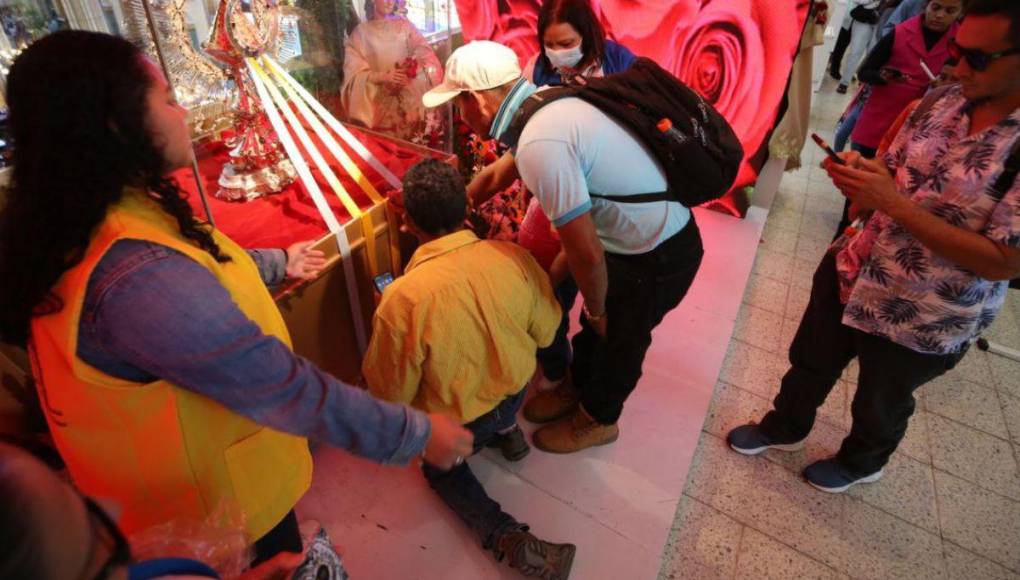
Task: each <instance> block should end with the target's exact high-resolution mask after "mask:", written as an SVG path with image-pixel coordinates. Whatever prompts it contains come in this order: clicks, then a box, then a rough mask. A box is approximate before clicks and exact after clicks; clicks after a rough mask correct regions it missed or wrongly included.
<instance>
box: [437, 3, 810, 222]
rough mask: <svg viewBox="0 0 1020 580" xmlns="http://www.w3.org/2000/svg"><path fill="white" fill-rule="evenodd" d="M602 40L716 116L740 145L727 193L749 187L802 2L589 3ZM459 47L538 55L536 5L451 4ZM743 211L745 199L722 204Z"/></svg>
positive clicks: (803, 13) (772, 120) (803, 14)
mask: <svg viewBox="0 0 1020 580" xmlns="http://www.w3.org/2000/svg"><path fill="white" fill-rule="evenodd" d="M591 1H592V6H593V8H594V9H595V13H596V14H598V16H599V18H600V20H601V21H602V26H603V27H604V28H605V29H606V34H607V35H608V36H609V38H611V39H613V40H616V41H617V42H620V43H621V44H623V45H625V46H627V48H629V49H631V50H632V51H633V52H634V53H635V54H637V55H639V56H647V57H649V58H652V59H654V60H655V61H657V62H658V63H659V64H660V65H661V66H662V67H663V68H665V69H666V70H668V71H670V72H672V73H673V74H675V75H676V76H677V77H678V78H680V79H681V80H683V81H684V82H685V83H686V84H687V85H688V86H690V87H691V88H693V89H695V90H696V91H698V92H699V93H701V94H702V95H703V96H704V97H705V98H706V99H707V100H708V101H709V102H711V103H712V104H713V105H714V106H715V107H716V108H717V109H718V110H719V112H720V113H722V114H723V115H724V116H725V117H726V119H727V120H729V122H730V124H731V125H732V126H733V130H734V131H735V132H736V133H737V135H738V136H739V137H740V140H741V143H742V144H743V146H744V152H745V159H744V162H743V164H742V166H741V169H740V174H739V175H738V177H737V182H736V184H735V187H734V189H735V190H740V189H741V188H743V187H744V186H747V185H751V184H753V183H754V181H755V179H756V178H757V175H758V170H759V169H760V161H761V158H762V157H763V156H761V155H759V151H761V150H762V149H763V146H764V145H765V144H766V138H767V137H768V135H769V133H770V132H771V130H772V128H773V127H774V126H775V124H776V121H777V119H776V117H777V115H778V113H779V107H780V105H781V103H782V101H783V95H784V93H785V91H786V86H787V81H788V79H789V76H790V69H791V67H792V65H793V58H794V56H795V55H796V53H797V48H798V45H799V43H800V37H801V31H802V29H803V27H804V21H805V19H806V18H807V13H808V7H809V4H810V2H809V0H679V1H673V0H591ZM456 4H457V11H458V14H459V15H460V20H461V24H462V26H463V30H464V38H465V40H483V39H487V40H494V41H496V42H501V43H503V44H506V45H507V46H510V47H511V48H513V49H514V51H516V52H517V55H518V56H519V57H520V59H521V62H522V63H524V62H526V61H527V60H528V59H529V58H531V56H532V55H533V54H534V53H535V52H537V51H538V38H537V23H538V10H539V6H540V4H541V3H540V2H538V1H537V0H456ZM723 205H724V206H726V207H725V208H724V209H726V210H727V211H730V212H732V213H735V214H741V215H742V214H743V213H744V211H745V210H746V199H744V200H740V199H737V198H733V197H730V198H729V199H728V200H726V199H724V203H723Z"/></svg>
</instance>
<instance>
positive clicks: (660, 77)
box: [500, 58, 744, 207]
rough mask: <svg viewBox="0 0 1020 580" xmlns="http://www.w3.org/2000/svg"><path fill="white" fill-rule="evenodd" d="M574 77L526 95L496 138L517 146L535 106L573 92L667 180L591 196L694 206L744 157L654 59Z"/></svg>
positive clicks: (721, 187) (707, 110)
mask: <svg viewBox="0 0 1020 580" xmlns="http://www.w3.org/2000/svg"><path fill="white" fill-rule="evenodd" d="M580 82H582V83H583V84H580V85H569V86H564V87H555V88H551V89H546V90H543V91H539V92H537V93H535V94H534V95H532V96H531V97H530V98H528V99H527V100H526V101H524V103H523V104H522V105H521V107H520V108H519V109H518V110H517V113H516V114H515V116H514V118H513V120H512V121H511V122H510V126H509V127H508V128H507V130H506V132H505V133H504V134H503V135H502V136H501V138H500V140H501V141H503V142H504V143H506V144H508V145H510V146H511V147H516V145H517V141H518V139H519V138H520V136H521V132H522V131H524V126H525V125H527V123H528V121H529V120H530V119H531V117H532V116H533V115H534V114H535V113H536V112H538V110H539V109H541V108H542V107H544V106H545V105H548V104H549V103H552V102H554V101H557V100H559V99H563V98H566V97H577V98H580V99H583V100H585V101H587V102H588V103H590V104H592V105H594V106H595V107H597V108H598V109H599V110H600V111H602V112H603V113H605V114H607V115H609V116H610V117H612V118H613V119H615V120H616V121H618V122H619V123H621V124H622V125H623V126H624V127H627V128H629V129H630V130H631V131H633V132H634V133H635V134H636V135H637V136H638V138H640V139H641V140H642V141H643V142H644V144H645V146H647V147H648V149H649V150H650V151H651V153H652V154H653V155H654V156H655V159H656V160H657V161H658V162H659V165H660V166H661V167H662V170H663V171H664V172H665V174H666V181H667V183H668V188H667V190H666V191H663V192H650V193H642V194H637V195H605V193H609V192H603V194H599V193H591V194H590V195H591V196H592V197H597V198H601V199H606V200H609V201H614V202H619V203H650V202H655V201H678V202H680V203H682V204H683V205H685V206H687V207H694V206H698V205H701V204H703V203H705V202H708V201H712V200H713V199H718V198H720V197H722V196H723V195H724V194H725V193H726V192H727V191H729V190H730V187H732V186H733V181H734V180H735V179H736V177H737V171H738V170H739V169H740V163H741V161H743V159H744V149H743V147H741V145H740V140H739V139H737V136H736V135H735V134H734V133H733V129H731V128H730V125H729V123H727V122H726V119H724V118H723V116H722V115H720V114H719V112H718V111H716V110H715V109H714V108H713V107H712V106H711V105H709V104H708V103H706V102H705V100H704V99H702V98H701V96H700V95H698V94H697V93H696V92H694V91H693V90H691V89H690V88H688V87H687V86H686V85H684V84H683V83H681V82H680V81H679V80H677V79H676V77H674V76H673V75H671V74H670V73H668V72H666V71H665V70H663V69H662V67H660V66H659V65H658V64H656V63H655V61H653V60H650V59H647V58H638V59H637V60H636V61H635V62H634V64H633V65H631V67H630V68H629V69H627V70H626V71H624V72H620V73H616V74H612V75H609V76H606V77H603V78H593V79H586V80H585V79H580ZM667 119H668V122H666V121H665V120H667Z"/></svg>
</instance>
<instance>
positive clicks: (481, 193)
mask: <svg viewBox="0 0 1020 580" xmlns="http://www.w3.org/2000/svg"><path fill="white" fill-rule="evenodd" d="M518 177H520V175H518V173H517V165H515V164H514V156H513V154H512V153H510V152H509V151H508V152H506V153H504V154H503V156H502V157H500V158H499V159H497V160H496V162H495V163H492V164H491V165H489V166H488V167H486V168H485V169H483V170H482V171H481V172H479V173H478V175H476V176H475V178H474V179H472V180H471V183H469V184H468V186H467V193H468V199H469V200H470V201H471V205H473V206H475V207H478V206H479V205H481V204H483V203H485V202H486V201H488V200H489V198H491V197H492V196H494V195H496V194H497V193H499V192H501V191H503V190H504V189H506V188H508V187H510V186H511V185H513V182H514V181H516V180H517V178H518Z"/></svg>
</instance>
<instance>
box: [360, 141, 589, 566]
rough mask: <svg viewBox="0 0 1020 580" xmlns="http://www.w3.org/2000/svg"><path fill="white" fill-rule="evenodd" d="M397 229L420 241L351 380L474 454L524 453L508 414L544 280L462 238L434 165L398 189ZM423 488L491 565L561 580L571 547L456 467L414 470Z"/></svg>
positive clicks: (551, 312)
mask: <svg viewBox="0 0 1020 580" xmlns="http://www.w3.org/2000/svg"><path fill="white" fill-rule="evenodd" d="M404 207H405V209H406V211H407V214H406V216H405V222H406V225H407V227H408V230H409V231H411V232H412V233H413V234H414V235H415V236H416V237H417V238H418V240H419V241H420V242H421V246H419V248H418V250H417V251H416V252H415V253H414V255H413V256H412V257H411V262H410V263H409V264H408V265H407V269H406V271H405V274H404V276H403V277H401V278H400V279H398V280H396V281H395V282H394V283H393V284H392V285H390V286H389V287H388V288H386V290H385V292H384V293H383V297H382V302H381V303H380V304H379V308H378V310H376V313H375V320H374V322H373V325H372V326H373V330H372V341H371V343H370V344H369V347H368V353H367V354H366V355H365V361H364V364H363V368H362V371H363V373H364V375H365V379H366V380H367V381H368V385H369V389H370V390H371V392H372V394H374V395H375V396H377V397H379V398H381V399H385V400H388V401H399V402H402V403H406V404H409V405H412V406H414V407H416V408H418V409H422V410H424V411H429V412H438V413H445V414H448V415H451V416H453V417H455V418H457V419H460V421H461V422H462V423H463V424H464V426H465V427H466V428H467V429H469V430H470V431H471V432H472V433H473V434H474V436H475V444H474V451H475V452H477V451H478V450H479V449H481V448H482V447H483V446H486V445H490V446H500V447H502V449H503V454H504V456H505V457H507V459H510V460H518V459H520V458H522V457H523V456H524V455H525V454H526V453H527V451H528V449H529V448H528V447H527V442H526V441H525V440H524V437H523V434H522V433H521V431H520V429H519V428H518V427H517V419H516V414H517V410H518V409H519V408H520V406H521V403H522V402H523V401H524V387H525V385H526V384H527V382H528V380H529V379H530V378H531V375H532V374H533V373H534V371H535V365H536V362H535V350H536V349H537V348H538V347H544V346H548V345H549V344H550V343H551V342H552V340H553V336H554V335H555V333H556V329H557V327H558V326H559V321H560V307H559V305H558V303H557V302H556V299H555V297H553V293H552V287H551V286H550V283H549V279H548V277H547V276H546V273H545V272H544V271H543V270H542V268H541V267H540V266H539V265H538V263H537V262H535V260H534V258H532V257H531V254H529V253H528V252H527V251H526V250H524V249H522V248H521V247H519V246H517V245H516V244H512V243H509V242H496V241H488V240H486V241H482V240H479V239H478V238H477V237H476V236H475V234H474V233H472V232H471V231H470V230H466V229H464V218H465V215H466V213H467V193H466V191H465V188H464V182H463V180H462V179H461V177H460V174H459V173H458V172H457V170H456V169H454V168H453V167H451V166H449V165H446V164H443V163H440V162H438V161H434V160H428V161H423V162H421V163H419V164H418V165H416V166H414V167H412V168H411V170H410V171H408V172H407V175H406V176H405V178H404ZM422 470H423V471H424V473H425V478H426V479H427V480H428V482H429V485H430V486H431V487H432V489H434V490H435V491H436V493H438V494H439V496H440V497H441V498H442V499H443V501H444V502H446V504H447V505H448V506H450V507H451V508H452V509H453V511H454V512H456V513H457V515H458V516H460V518H461V519H462V520H463V521H464V523H466V524H467V525H468V526H469V527H470V528H471V530H472V531H473V532H474V533H475V534H476V535H477V536H478V538H479V540H481V542H482V546H483V547H484V548H485V549H487V550H491V551H492V552H493V553H494V554H495V556H496V558H497V559H498V560H503V559H504V558H505V559H506V560H507V562H508V564H509V565H510V566H511V567H513V568H517V569H519V570H520V571H521V572H522V573H524V574H525V575H527V576H535V577H540V578H544V579H547V580H554V579H564V578H567V577H568V576H569V574H570V567H571V565H572V564H573V560H574V552H575V551H576V548H575V546H574V545H573V544H552V543H549V542H544V541H542V540H539V539H538V538H536V537H535V536H533V535H532V534H530V533H529V532H528V526H527V525H526V524H523V523H521V522H518V521H517V520H516V519H514V517H513V516H511V515H510V514H508V513H506V512H504V511H503V510H502V509H501V508H500V505H499V503H497V502H496V501H495V500H493V499H492V498H490V497H489V495H488V494H487V493H486V492H485V489H484V488H483V487H482V484H481V483H480V482H479V481H478V479H477V478H476V477H475V476H474V474H473V473H472V472H471V468H470V467H469V466H468V465H467V464H466V463H464V461H463V458H458V460H457V464H456V465H455V466H454V468H453V469H451V470H450V471H439V470H437V469H433V468H432V467H429V466H427V465H424V466H423V467H422Z"/></svg>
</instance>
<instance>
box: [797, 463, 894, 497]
mask: <svg viewBox="0 0 1020 580" xmlns="http://www.w3.org/2000/svg"><path fill="white" fill-rule="evenodd" d="M804 477H805V478H806V479H807V482H808V483H810V484H811V486H812V487H814V488H815V489H820V490H822V491H824V492H827V493H843V492H844V491H846V490H848V489H850V487H851V486H854V485H857V484H858V483H874V482H876V481H878V480H879V479H882V470H881V469H879V470H878V471H876V472H875V473H872V474H871V475H857V474H855V473H851V472H850V471H849V470H848V469H847V468H845V467H843V466H842V465H840V463H839V462H838V461H836V458H835V457H830V458H829V459H823V460H821V461H816V462H814V463H812V464H811V465H808V466H807V467H805V468H804Z"/></svg>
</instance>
